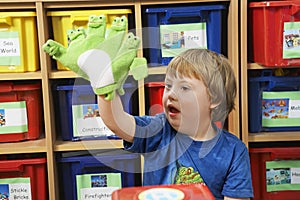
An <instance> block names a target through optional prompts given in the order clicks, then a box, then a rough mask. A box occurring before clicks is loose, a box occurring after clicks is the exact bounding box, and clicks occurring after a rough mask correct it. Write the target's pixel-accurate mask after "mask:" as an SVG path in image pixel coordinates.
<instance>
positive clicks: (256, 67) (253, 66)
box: [248, 63, 300, 69]
mask: <svg viewBox="0 0 300 200" xmlns="http://www.w3.org/2000/svg"><path fill="white" fill-rule="evenodd" d="M299 67H300V66H288V67H280V66H271V67H269V66H263V65H260V64H258V63H248V69H278V68H299Z"/></svg>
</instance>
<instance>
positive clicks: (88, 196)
mask: <svg viewBox="0 0 300 200" xmlns="http://www.w3.org/2000/svg"><path fill="white" fill-rule="evenodd" d="M117 189H120V188H118V187H102V188H100V187H99V188H83V189H81V190H80V192H81V196H80V199H81V200H100V199H101V200H111V195H112V193H113V191H115V190H117Z"/></svg>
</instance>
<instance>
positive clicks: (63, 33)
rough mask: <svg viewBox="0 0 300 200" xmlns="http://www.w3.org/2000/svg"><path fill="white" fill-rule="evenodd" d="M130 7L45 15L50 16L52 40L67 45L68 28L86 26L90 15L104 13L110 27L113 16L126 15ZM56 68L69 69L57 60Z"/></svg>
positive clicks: (59, 12)
mask: <svg viewBox="0 0 300 200" xmlns="http://www.w3.org/2000/svg"><path fill="white" fill-rule="evenodd" d="M131 13H132V11H131V9H109V10H71V11H49V12H47V16H51V19H52V29H53V37H54V40H55V41H57V42H59V43H61V44H62V45H64V46H65V47H68V37H67V33H68V31H69V30H73V29H77V28H78V27H84V28H87V23H88V19H89V16H90V15H102V14H103V15H105V16H106V20H107V22H106V26H107V28H109V27H110V25H111V23H112V22H113V20H114V18H115V17H121V16H123V15H125V16H127V17H128V15H129V14H131ZM57 69H58V70H69V69H68V68H67V67H65V66H63V65H62V64H61V63H59V62H57Z"/></svg>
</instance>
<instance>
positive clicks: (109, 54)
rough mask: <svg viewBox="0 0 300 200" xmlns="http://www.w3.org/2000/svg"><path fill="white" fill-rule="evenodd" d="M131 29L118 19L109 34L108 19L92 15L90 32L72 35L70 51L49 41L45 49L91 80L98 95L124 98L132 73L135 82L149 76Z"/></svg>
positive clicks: (73, 31) (56, 58)
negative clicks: (138, 54) (117, 95)
mask: <svg viewBox="0 0 300 200" xmlns="http://www.w3.org/2000/svg"><path fill="white" fill-rule="evenodd" d="M127 29H128V20H127V17H126V16H122V17H115V19H114V20H113V22H112V24H111V27H110V29H107V30H106V17H105V15H100V16H95V15H92V16H90V17H89V19H88V26H87V30H85V29H84V28H78V29H76V30H72V31H70V33H69V34H68V37H69V41H70V44H69V46H68V47H64V46H63V45H62V44H60V43H59V42H56V41H54V40H52V39H49V40H48V41H47V42H46V43H45V44H44V45H43V47H42V48H43V50H44V51H45V52H46V53H48V54H49V55H50V56H51V57H52V58H53V59H55V60H57V61H59V62H60V63H62V64H63V65H64V66H66V67H68V68H69V69H70V70H72V71H74V72H75V73H77V74H78V75H79V76H81V77H82V78H84V79H87V80H89V81H90V83H91V86H92V87H93V90H94V92H95V94H97V95H105V99H106V100H112V99H113V98H114V95H115V92H118V93H119V94H120V95H123V94H124V89H123V85H124V83H125V81H126V79H127V77H128V74H129V72H131V73H132V75H133V78H134V79H135V80H140V79H143V78H145V77H146V76H147V75H148V68H147V60H146V59H145V58H143V57H137V50H138V47H139V45H140V38H138V37H137V36H135V35H134V34H133V33H131V32H128V30H127Z"/></svg>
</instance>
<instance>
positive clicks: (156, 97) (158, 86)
mask: <svg viewBox="0 0 300 200" xmlns="http://www.w3.org/2000/svg"><path fill="white" fill-rule="evenodd" d="M145 88H146V108H147V109H148V113H149V115H156V114H158V113H161V112H163V111H164V108H163V106H162V97H163V94H164V89H165V83H164V82H149V83H146V84H145Z"/></svg>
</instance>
